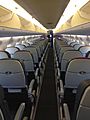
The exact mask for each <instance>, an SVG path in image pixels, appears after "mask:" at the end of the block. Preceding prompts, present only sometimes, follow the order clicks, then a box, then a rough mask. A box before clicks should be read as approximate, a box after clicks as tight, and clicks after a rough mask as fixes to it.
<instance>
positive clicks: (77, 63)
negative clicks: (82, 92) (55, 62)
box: [65, 58, 90, 89]
mask: <svg viewBox="0 0 90 120" xmlns="http://www.w3.org/2000/svg"><path fill="white" fill-rule="evenodd" d="M89 78H90V59H88V58H77V59H73V60H71V61H70V63H69V65H68V67H67V70H66V75H65V88H73V89H76V88H77V87H78V85H79V84H80V82H81V81H83V80H86V79H89Z"/></svg>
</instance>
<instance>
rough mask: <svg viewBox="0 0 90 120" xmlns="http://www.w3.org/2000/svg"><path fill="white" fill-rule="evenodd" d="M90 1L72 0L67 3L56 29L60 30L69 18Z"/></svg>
mask: <svg viewBox="0 0 90 120" xmlns="http://www.w3.org/2000/svg"><path fill="white" fill-rule="evenodd" d="M88 1H89V0H70V2H69V4H68V5H67V7H66V9H65V11H64V13H63V15H62V16H61V18H60V20H59V22H58V24H57V26H56V28H55V29H54V31H56V30H58V29H59V28H60V27H61V26H62V25H63V24H64V23H65V22H66V21H67V20H69V19H70V18H71V17H72V16H73V15H74V14H75V13H76V12H77V11H78V10H79V9H80V8H81V7H83V6H84V5H85V4H86V3H87V2H88Z"/></svg>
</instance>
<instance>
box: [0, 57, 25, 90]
mask: <svg viewBox="0 0 90 120" xmlns="http://www.w3.org/2000/svg"><path fill="white" fill-rule="evenodd" d="M0 84H1V85H2V86H3V87H4V88H24V87H26V81H25V75H24V71H23V68H22V66H21V64H20V62H19V61H18V60H13V59H2V60H0Z"/></svg>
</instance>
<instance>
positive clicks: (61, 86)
mask: <svg viewBox="0 0 90 120" xmlns="http://www.w3.org/2000/svg"><path fill="white" fill-rule="evenodd" d="M59 95H60V98H64V87H63V82H62V80H60V91H59Z"/></svg>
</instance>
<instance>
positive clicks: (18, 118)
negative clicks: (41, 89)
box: [14, 103, 25, 120]
mask: <svg viewBox="0 0 90 120" xmlns="http://www.w3.org/2000/svg"><path fill="white" fill-rule="evenodd" d="M24 109H25V103H21V105H20V106H19V108H18V110H17V112H16V115H15V118H14V120H21V119H22V116H23V113H24Z"/></svg>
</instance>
